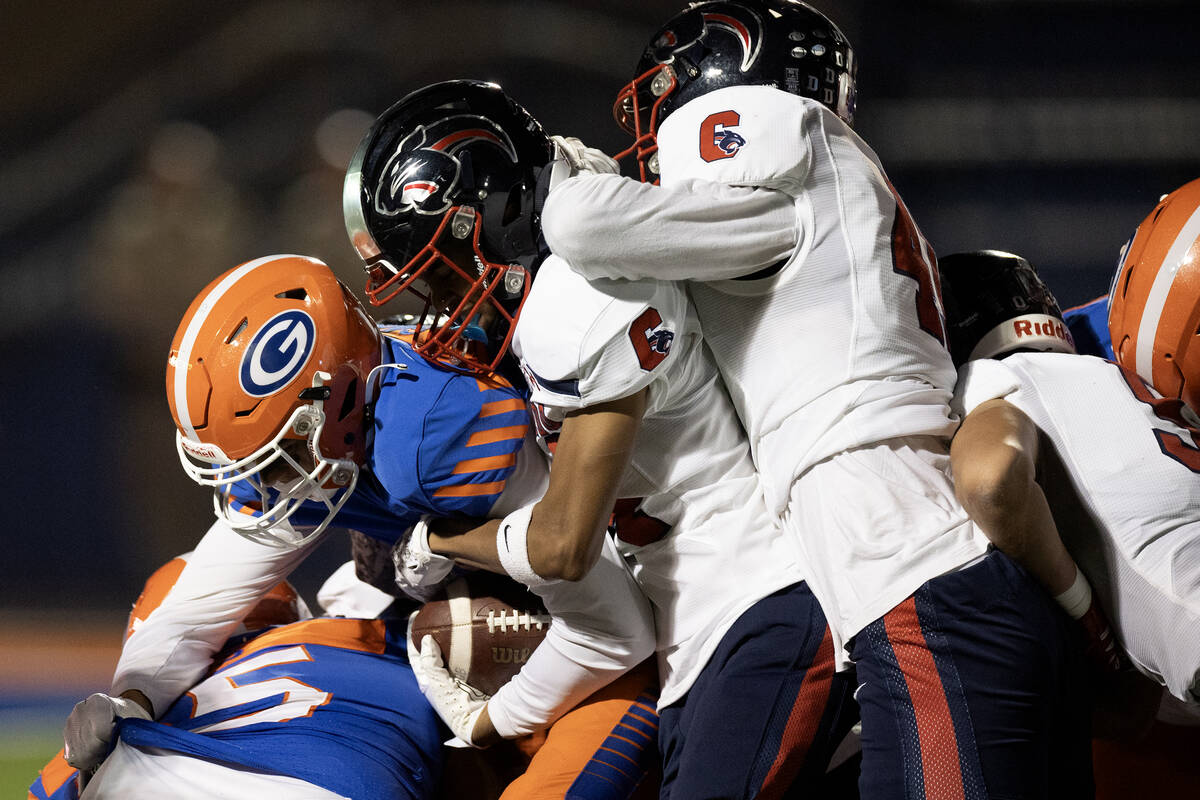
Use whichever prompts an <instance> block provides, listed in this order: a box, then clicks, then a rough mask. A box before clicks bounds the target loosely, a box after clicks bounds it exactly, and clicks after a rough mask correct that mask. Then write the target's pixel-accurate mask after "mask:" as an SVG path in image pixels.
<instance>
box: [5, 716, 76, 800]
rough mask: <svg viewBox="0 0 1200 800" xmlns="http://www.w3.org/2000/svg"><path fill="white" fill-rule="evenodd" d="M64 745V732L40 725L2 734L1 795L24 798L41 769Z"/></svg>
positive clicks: (9, 799)
mask: <svg viewBox="0 0 1200 800" xmlns="http://www.w3.org/2000/svg"><path fill="white" fill-rule="evenodd" d="M60 747H62V732H61V731H59V730H55V729H54V728H48V727H45V726H38V727H36V728H30V729H27V730H17V731H3V732H2V733H0V798H3V799H4V800H14V799H15V798H23V797H25V796H26V795H27V793H28V791H29V784H31V783H33V779H34V778H35V777H37V773H38V770H39V769H41V768H42V767H43V766H45V765H46V762H47V761H49V760H50V757H51V756H53V755H54V754H55V753H57V752H58V750H59V748H60Z"/></svg>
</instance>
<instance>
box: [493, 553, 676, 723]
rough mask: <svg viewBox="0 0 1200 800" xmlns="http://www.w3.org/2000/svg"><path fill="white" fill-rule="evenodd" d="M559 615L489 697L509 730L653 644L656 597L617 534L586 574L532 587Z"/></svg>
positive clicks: (600, 680)
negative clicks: (634, 572)
mask: <svg viewBox="0 0 1200 800" xmlns="http://www.w3.org/2000/svg"><path fill="white" fill-rule="evenodd" d="M533 591H534V592H535V593H537V595H538V596H540V597H541V598H542V601H543V602H544V603H545V605H546V610H547V611H549V612H550V614H551V616H552V617H553V620H554V621H553V622H552V623H551V625H550V630H549V632H548V633H547V634H546V639H545V641H544V642H542V644H541V645H539V646H538V648H537V649H536V650H535V651H534V652H533V655H532V656H530V658H529V661H528V662H527V663H526V664H525V666H524V667H522V668H521V671H520V672H519V673H517V675H516V677H514V678H513V679H512V680H511V681H509V682H508V683H507V684H505V685H504V686H502V687H501V688H500V690H499V691H498V692H496V694H495V695H493V697H492V698H491V700H489V701H488V716H489V717H490V718H491V720H492V724H493V725H494V726H495V728H496V731H497V732H498V733H499V734H500V735H501V736H503V737H505V738H513V737H516V736H521V735H524V734H527V733H532V732H533V731H536V730H539V729H541V728H544V727H546V726H547V725H549V724H550V723H552V722H554V720H556V719H558V718H559V717H560V716H562V715H563V714H564V713H566V712H567V711H569V710H571V709H572V708H574V707H575V706H576V705H578V704H579V703H580V702H581V701H582V700H584V699H585V698H586V697H588V696H589V695H591V694H592V693H593V692H596V691H598V690H599V689H601V688H603V687H604V686H607V685H608V684H609V683H611V682H612V681H614V680H616V679H617V678H618V677H620V676H621V675H623V674H624V673H626V672H628V671H629V670H630V669H632V668H633V667H635V666H637V665H638V664H640V663H641V662H642V661H644V660H645V659H646V658H647V657H649V656H650V654H652V653H653V652H654V641H655V640H654V620H653V617H652V616H651V612H650V605H649V603H648V602H647V601H646V598H645V596H644V595H643V594H642V592H641V590H640V589H639V588H638V587H637V584H635V583H634V581H633V577H632V576H631V575H630V574H629V570H627V569H626V568H625V564H624V561H623V560H622V559H621V556H620V554H619V553H618V552H617V549H616V546H615V545H614V544H613V542H612V540H611V539H610V538H608V537H607V536H606V537H605V540H604V549H603V551H602V552H601V554H600V559H599V560H598V561H597V562H596V565H595V566H594V567H592V569H591V571H590V572H588V574H587V575H585V576H584V578H583V580H580V581H575V582H572V581H561V580H560V581H551V582H548V583H546V584H543V585H541V586H537V587H535V588H534V589H533Z"/></svg>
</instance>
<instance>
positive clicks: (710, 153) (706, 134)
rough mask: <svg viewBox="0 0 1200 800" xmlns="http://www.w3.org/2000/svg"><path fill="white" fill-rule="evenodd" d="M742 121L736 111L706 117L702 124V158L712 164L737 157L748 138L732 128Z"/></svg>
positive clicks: (719, 112) (720, 112) (721, 112)
mask: <svg viewBox="0 0 1200 800" xmlns="http://www.w3.org/2000/svg"><path fill="white" fill-rule="evenodd" d="M741 121H742V117H741V115H740V114H738V113H737V112H736V111H718V112H717V113H715V114H709V115H708V116H707V117H705V118H704V121H703V122H701V123H700V157H701V158H703V159H704V160H705V161H708V162H710V163H711V162H713V161H719V160H721V159H722V158H733V157H734V156H736V155H737V154H738V151H739V150H741V149H742V147H743V146H745V144H746V138H745V137H744V136H742V135H741V134H740V133H738V132H737V131H734V130H731V128H733V127H735V126H736V125H737V124H738V123H739V122H741Z"/></svg>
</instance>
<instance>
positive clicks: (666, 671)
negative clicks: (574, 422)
mask: <svg viewBox="0 0 1200 800" xmlns="http://www.w3.org/2000/svg"><path fill="white" fill-rule="evenodd" d="M513 352H514V353H515V354H516V355H517V357H518V358H519V359H520V360H521V364H522V369H523V370H524V372H525V374H526V377H527V378H528V379H529V383H530V389H531V398H530V399H531V401H532V402H533V403H534V404H535V405H536V406H537V408H536V410H535V418H537V420H538V422H539V424H540V425H541V426H542V429H543V434H544V436H545V438H546V440H547V441H548V443H550V444H551V445H552V444H553V440H554V438H555V434H554V429H555V427H556V425H557V424H558V423H559V422H560V421H561V420H562V419H563V418H564V415H565V414H566V413H567V412H569V411H571V410H574V409H578V408H584V407H587V406H593V405H596V404H599V403H605V402H611V401H613V400H617V399H619V398H621V397H626V396H628V395H630V394H633V393H635V392H637V391H640V390H641V389H643V388H648V393H649V394H648V406H647V409H646V413H645V415H644V417H643V420H642V423H641V427H640V428H639V431H638V436H637V441H636V442H635V445H634V449H633V456H632V461H631V463H630V465H629V467H628V469H627V471H626V473H625V475H624V477H623V479H622V481H621V484H620V486H619V491H618V496H619V497H620V498H622V501H623V502H622V503H621V504H620V506H619V510H618V513H617V514H616V515H615V516H616V520H615V521H616V527H617V532H618V536H619V537H620V538H619V539H618V542H617V544H618V547H619V549H620V550H621V551H622V553H623V554H624V556H625V558H626V562H627V563H628V564H629V566H630V569H631V571H632V573H633V576H634V579H635V580H636V581H637V582H638V584H639V585H640V586H641V588H642V591H643V592H644V593H645V595H646V596H647V598H648V599H649V600H650V603H651V606H652V608H653V612H654V617H655V627H656V632H657V638H658V655H659V671H660V678H661V679H662V682H663V687H662V692H661V695H660V700H659V703H660V706H666V705H669V704H671V703H672V702H674V701H675V700H677V699H679V697H681V696H682V695H683V694H684V693H685V692H686V691H687V689H688V688H689V687H690V686H691V684H692V682H693V681H694V680H695V677H696V675H697V674H698V673H699V671H700V670H701V669H702V668H703V667H704V665H705V663H706V662H707V661H708V658H709V656H710V655H711V654H712V652H713V650H714V649H715V648H716V646H717V644H718V643H719V642H720V639H721V637H722V636H723V635H724V633H725V631H726V630H728V628H729V626H730V625H732V624H733V622H734V621H735V620H736V619H737V618H738V616H740V615H741V614H742V612H744V611H745V610H746V609H748V608H749V607H750V606H751V605H753V604H754V603H755V602H757V601H758V600H759V599H761V598H763V597H765V596H766V595H768V594H771V593H772V592H774V591H776V590H778V589H781V588H783V587H785V586H788V585H790V584H793V583H796V582H798V581H800V580H802V579H803V578H804V575H803V574H802V572H801V570H800V569H799V568H798V566H797V563H796V558H795V556H794V555H793V553H792V552H791V548H790V546H789V545H788V544H787V542H786V540H785V539H784V538H783V537H782V536H781V535H780V534H779V531H778V528H777V527H776V526H775V525H774V523H773V521H772V519H771V516H770V515H769V514H768V512H767V509H766V505H765V503H764V500H763V496H762V490H761V488H760V483H759V480H758V477H757V474H756V473H755V470H754V466H753V462H752V461H751V458H750V451H749V448H748V446H747V442H746V437H745V433H744V432H743V430H742V428H741V425H740V424H739V422H738V418H737V414H736V412H735V411H734V409H733V406H732V404H731V403H730V400H729V397H728V395H727V393H726V392H725V389H724V386H723V384H722V382H721V379H720V376H719V374H718V372H717V369H716V366H715V365H714V364H713V362H712V360H711V358H710V357H709V355H708V352H707V349H706V348H705V346H704V343H703V340H702V339H701V338H700V329H699V325H698V322H697V319H696V316H695V314H694V312H693V310H692V308H691V306H690V304H689V303H688V301H687V297H686V294H685V293H684V291H683V289H682V287H681V286H680V285H679V284H676V283H671V282H664V281H636V282H629V281H609V280H598V281H593V282H588V281H586V280H585V279H583V278H582V277H580V276H579V275H578V274H577V273H575V272H573V271H572V270H571V269H570V267H568V266H567V264H566V263H565V262H563V261H562V260H561V259H559V258H557V257H554V256H551V257H550V258H549V259H547V260H546V262H545V263H543V264H542V266H541V267H540V269H539V270H538V275H537V279H536V280H535V281H534V282H533V286H532V288H531V289H530V293H529V297H528V298H527V299H526V301H525V305H524V306H523V307H522V310H521V316H520V319H519V321H518V324H517V331H516V334H515V336H514V339H513Z"/></svg>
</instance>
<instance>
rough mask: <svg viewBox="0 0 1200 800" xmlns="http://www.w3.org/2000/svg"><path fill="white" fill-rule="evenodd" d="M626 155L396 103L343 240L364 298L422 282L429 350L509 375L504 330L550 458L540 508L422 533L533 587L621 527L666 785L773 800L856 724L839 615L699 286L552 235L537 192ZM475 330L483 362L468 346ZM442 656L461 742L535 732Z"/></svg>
mask: <svg viewBox="0 0 1200 800" xmlns="http://www.w3.org/2000/svg"><path fill="white" fill-rule="evenodd" d="M552 141H553V146H552ZM552 150H553V154H554V155H555V156H557V157H555V158H552V157H551V156H552ZM613 167H614V165H612V163H611V162H610V161H608V160H607V159H606V158H604V157H602V156H601V155H598V154H597V153H596V152H595V151H590V150H588V149H587V148H585V147H584V146H583V145H582V144H581V143H579V142H578V140H563V139H557V138H556V139H553V140H552V139H551V138H550V137H547V136H546V135H545V134H544V133H543V132H542V129H541V126H540V125H539V124H538V123H537V122H536V121H535V120H534V119H533V118H532V117H531V116H530V115H529V114H528V112H526V111H525V110H524V109H523V108H521V107H520V106H519V105H517V104H516V103H515V102H514V101H512V100H511V99H510V98H508V97H507V95H505V94H504V93H503V92H502V90H501V89H500V88H499V87H497V86H495V85H492V84H484V83H479V82H473V81H449V82H445V83H441V84H434V85H432V86H428V87H425V88H424V89H421V90H418V91H416V92H414V93H412V94H410V95H409V96H407V97H406V98H404V99H402V100H401V101H400V102H398V103H397V104H395V105H394V106H393V107H392V108H390V109H389V110H388V111H387V112H385V113H384V114H383V115H382V116H381V117H380V118H379V119H378V120H377V121H376V123H375V125H374V126H373V128H372V129H371V130H370V131H369V132H368V133H367V135H366V137H365V138H364V140H363V142H362V144H361V145H360V148H359V150H358V153H357V155H356V156H355V158H354V159H353V161H352V162H351V167H350V170H349V172H348V175H347V182H346V192H345V201H346V218H347V229H348V232H349V234H350V238H351V241H352V242H353V243H354V245H355V246H356V248H357V249H358V252H359V254H360V255H361V256H362V257H363V259H364V261H365V263H366V266H367V270H368V274H369V278H368V288H367V294H368V295H369V296H371V297H372V298H374V299H375V300H376V301H377V302H386V300H387V299H388V298H390V297H393V296H395V295H396V294H398V293H400V292H404V291H408V290H415V291H418V293H419V295H420V296H421V297H423V298H424V299H425V302H426V305H427V307H428V308H431V309H432V310H433V311H434V312H436V313H439V314H442V315H444V316H443V318H442V320H441V322H440V323H438V324H436V325H434V326H433V327H431V328H430V329H429V331H428V333H427V335H426V336H425V338H424V339H422V341H421V343H420V344H419V345H418V348H419V349H421V350H422V351H423V352H425V353H427V354H431V355H433V356H434V357H440V358H444V359H453V358H460V360H461V361H462V362H463V364H464V366H468V364H467V360H468V357H469V358H470V359H473V360H474V364H471V366H476V367H477V368H478V367H483V368H494V367H496V366H498V365H499V364H501V363H502V359H503V358H504V357H505V354H506V351H507V349H508V345H509V344H510V343H511V348H512V353H513V354H514V355H515V356H516V357H517V359H518V360H519V362H520V368H521V371H522V373H523V374H524V376H525V379H526V381H527V382H528V385H529V388H530V392H531V401H532V404H533V406H534V419H535V422H536V424H537V425H538V428H539V433H540V435H541V438H542V441H543V442H544V443H545V445H546V448H547V449H548V450H550V451H552V452H553V462H552V463H553V466H552V469H551V470H550V479H549V485H548V488H547V490H546V493H545V495H544V496H543V497H542V498H540V499H539V500H538V501H537V502H534V503H529V504H527V505H525V506H524V507H522V508H520V509H517V510H514V511H512V512H510V513H509V514H507V515H506V516H504V517H503V518H501V519H497V520H494V521H491V522H488V523H486V524H483V525H481V526H479V527H477V528H475V529H473V530H470V531H467V532H466V533H461V534H459V535H454V532H453V531H447V530H444V529H441V528H439V526H438V525H437V523H431V533H430V534H429V536H428V539H427V541H428V545H429V547H430V549H431V550H432V552H434V553H437V554H440V555H451V556H454V557H456V558H460V559H466V560H467V561H468V562H469V563H472V564H475V565H479V566H487V567H488V568H491V569H500V570H502V571H505V572H507V573H508V574H509V575H511V576H512V577H514V578H516V579H517V580H520V581H522V582H523V583H526V584H527V585H529V586H531V587H535V589H536V587H537V586H540V585H541V584H543V583H544V582H546V581H548V580H556V579H563V578H566V579H576V578H577V577H578V576H580V575H582V574H584V573H585V572H586V570H587V569H588V568H589V566H590V564H591V562H592V561H594V559H595V558H596V554H597V552H598V551H599V550H600V548H601V547H602V546H605V545H606V543H609V542H611V541H613V540H612V539H611V538H610V537H609V536H608V535H607V533H606V529H607V528H608V526H609V523H610V518H611V521H612V524H613V527H614V529H615V537H616V539H615V541H616V545H617V547H618V548H619V550H620V551H621V553H622V556H623V558H624V559H625V562H626V563H627V564H628V565H629V567H630V569H631V571H632V573H633V575H634V577H635V579H636V581H637V583H638V585H639V587H640V588H641V591H642V592H644V593H645V595H646V597H648V598H649V600H650V604H651V607H652V608H653V612H654V619H655V628H656V631H657V637H658V643H657V650H658V664H659V673H660V678H661V680H662V689H661V696H660V698H659V710H660V715H661V728H660V736H659V741H660V743H661V749H662V753H663V759H664V765H663V789H662V796H663V797H677V798H692V797H702V796H705V797H731V798H732V797H753V796H760V795H761V796H778V795H779V794H781V793H783V792H785V791H786V790H787V789H788V787H789V786H792V785H793V784H794V783H799V785H813V781H816V780H818V779H820V777H821V775H822V774H823V773H824V771H825V765H826V763H827V762H828V760H829V756H830V753H831V749H832V748H831V745H832V744H836V741H835V739H836V737H837V735H838V732H840V730H841V729H842V728H844V727H845V726H847V725H848V724H849V723H850V722H852V716H851V713H849V712H848V710H847V701H848V698H847V695H846V689H847V688H848V685H849V684H848V682H847V681H845V680H839V679H836V678H834V676H833V658H832V656H833V643H832V638H831V635H830V633H829V630H828V627H827V625H826V623H825V618H824V615H823V613H822V612H821V609H820V606H819V605H818V603H817V602H816V600H815V598H814V597H813V595H812V593H811V592H810V591H809V590H808V587H807V585H806V584H805V583H804V582H803V581H802V580H801V579H802V578H803V576H804V570H803V568H802V566H801V565H800V564H799V563H798V562H797V560H796V557H795V555H794V554H793V552H792V551H791V548H790V545H789V544H788V543H787V541H786V540H785V539H783V537H781V536H780V535H779V532H778V530H777V529H776V528H775V526H774V525H773V523H772V521H771V519H770V516H769V515H768V513H767V509H766V507H765V505H764V503H763V499H762V494H761V492H762V490H761V487H760V484H759V481H758V478H757V475H756V473H755V471H754V467H753V464H752V462H751V460H750V454H749V449H748V447H747V443H746V439H745V434H744V432H743V430H742V428H741V426H740V424H739V422H738V419H737V415H736V413H735V411H734V409H733V406H732V405H731V403H730V400H729V397H728V394H727V393H726V390H725V387H724V386H723V384H722V382H721V379H720V377H719V375H718V374H717V371H716V368H715V365H714V364H713V363H712V361H711V359H710V358H709V357H708V354H707V352H706V350H705V348H704V345H703V342H702V340H701V338H700V329H699V325H698V321H697V319H696V316H695V314H694V312H693V310H692V308H691V305H690V303H689V302H688V301H687V298H686V295H685V294H684V292H683V290H682V287H681V286H680V285H678V284H674V283H666V282H661V281H652V280H647V281H640V282H614V281H591V282H589V281H585V280H584V279H582V278H581V277H579V275H577V274H576V273H574V272H573V271H571V269H570V268H569V267H568V266H567V265H566V264H565V263H564V262H563V261H562V260H561V259H558V258H556V257H555V256H554V255H553V254H548V253H547V252H546V251H545V249H544V248H542V247H541V246H540V244H539V239H540V235H539V234H540V229H539V225H538V204H539V200H540V198H541V196H543V195H544V194H545V192H546V191H553V184H554V182H555V181H556V180H559V179H561V177H563V176H564V175H565V174H567V173H569V172H570V171H571V170H572V169H589V168H590V169H595V168H601V169H611V168H613ZM514 173H517V174H520V173H526V174H527V176H528V177H527V180H526V182H525V183H524V184H523V186H522V187H521V191H515V190H509V191H503V190H501V191H497V187H500V188H501V189H503V187H505V186H512V184H511V183H507V182H505V181H503V180H502V176H504V175H507V174H514ZM464 342H466V343H468V344H480V345H484V346H486V350H484V351H482V352H483V353H484V354H485V355H483V356H482V357H481V355H480V354H479V353H473V352H471V351H466V352H467V355H462V354H463V353H464V346H463V343H464ZM614 504H615V508H616V511H615V513H614ZM534 666H535V665H533V664H532V663H531V664H530V665H529V667H527V668H526V670H523V671H522V673H520V674H518V676H517V677H516V678H515V679H514V683H516V684H518V685H519V684H520V683H521V682H522V680H523V678H524V675H525V673H526V672H528V671H530V669H531V668H533V667H534ZM439 668H440V659H439V657H438V654H437V652H436V646H434V645H433V644H432V642H431V641H430V642H429V643H428V646H426V647H423V648H422V652H421V656H420V661H419V663H418V665H417V667H416V671H417V674H418V677H421V676H422V675H427V676H428V679H429V680H430V681H431V682H434V690H433V691H431V692H427V696H429V697H430V699H431V702H433V704H434V706H435V707H436V708H438V709H439V711H441V712H442V715H443V718H444V719H447V720H448V721H453V723H454V724H452V725H451V727H452V728H453V729H454V730H455V732H456V733H458V735H459V736H460V737H462V738H464V739H467V740H468V741H472V742H474V743H477V744H478V743H486V742H488V741H491V740H492V739H494V738H495V736H497V735H502V736H510V735H512V733H513V732H521V731H522V730H523V729H524V726H525V724H526V723H525V721H524V720H522V719H514V718H512V717H511V716H505V715H504V713H503V712H504V711H505V709H503V708H496V707H493V705H492V704H490V703H489V704H487V705H483V704H481V703H476V704H472V703H471V702H470V699H469V698H468V697H465V696H463V695H462V694H461V693H459V694H457V695H456V692H455V687H454V686H453V685H448V684H447V682H446V681H445V680H444V678H443V679H442V680H438V679H437V675H438V673H439V671H440V672H442V673H444V670H439ZM559 678H560V680H561V681H563V682H564V683H566V682H569V681H572V680H576V679H577V678H576V676H574V675H571V674H569V673H568V674H562V675H560V676H559ZM510 685H512V684H510ZM442 687H444V690H443V688H442Z"/></svg>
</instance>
